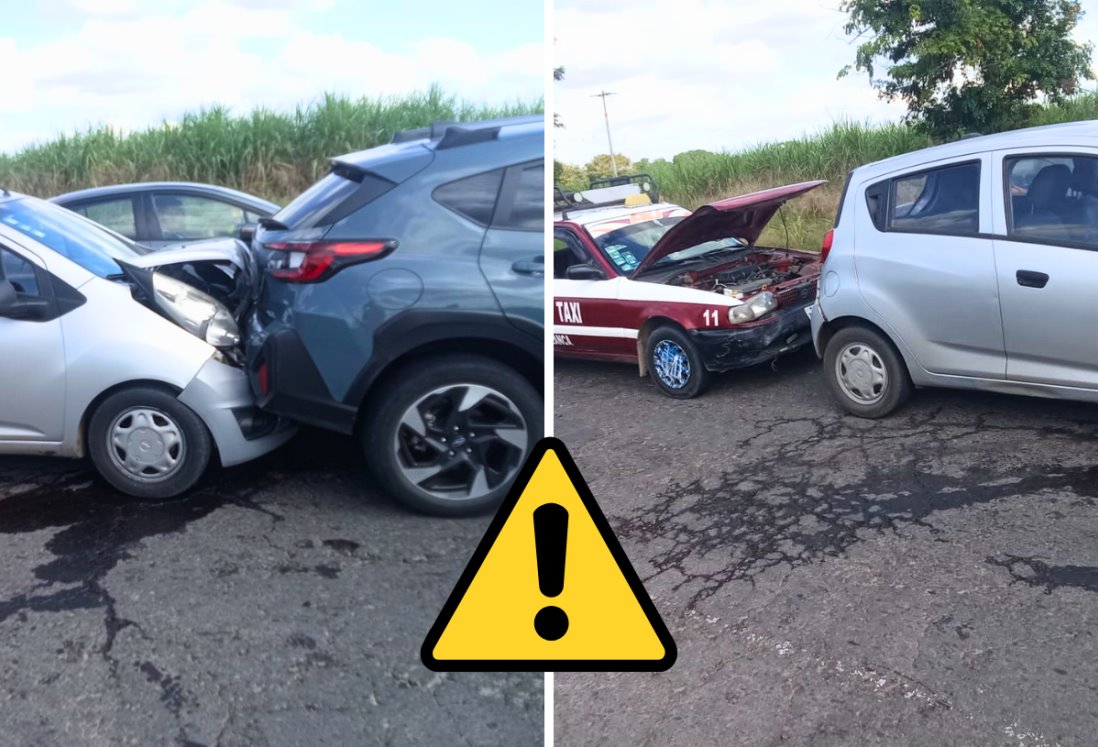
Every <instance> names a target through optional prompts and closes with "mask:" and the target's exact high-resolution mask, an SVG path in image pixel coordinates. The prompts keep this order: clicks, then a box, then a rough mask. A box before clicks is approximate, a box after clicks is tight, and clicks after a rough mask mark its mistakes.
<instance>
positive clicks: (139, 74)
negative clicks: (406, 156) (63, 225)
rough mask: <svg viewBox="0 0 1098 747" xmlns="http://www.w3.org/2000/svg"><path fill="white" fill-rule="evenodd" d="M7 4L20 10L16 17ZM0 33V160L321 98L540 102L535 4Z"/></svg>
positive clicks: (91, 1)
mask: <svg viewBox="0 0 1098 747" xmlns="http://www.w3.org/2000/svg"><path fill="white" fill-rule="evenodd" d="M13 5H14V4H13ZM20 6H21V7H20V9H19V10H12V9H8V10H7V11H6V12H5V13H4V22H3V24H2V25H0V65H3V67H4V72H3V79H4V88H3V95H2V96H0V121H3V124H4V126H3V127H2V128H0V151H2V152H11V151H13V150H16V149H18V148H20V147H22V146H24V145H26V144H28V143H32V142H35V141H39V140H44V139H49V138H51V137H52V136H53V135H55V134H56V133H57V132H58V131H65V132H71V131H73V130H74V129H85V128H86V127H88V126H89V125H94V124H99V123H103V124H111V125H115V126H118V127H120V128H123V129H127V130H130V129H139V128H144V127H146V126H148V125H150V124H156V123H159V122H160V121H161V120H163V119H169V120H172V119H177V118H178V117H179V116H180V115H181V114H182V113H184V112H186V111H190V110H194V109H196V108H199V107H201V106H204V105H209V104H213V103H221V104H227V105H229V106H232V107H233V108H234V109H235V110H239V111H245V112H246V111H248V110H250V109H251V108H252V107H254V106H257V105H263V106H269V107H274V108H291V107H293V106H294V105H295V104H298V103H305V102H309V101H311V100H314V99H316V98H317V97H319V96H320V95H321V94H323V93H324V92H325V91H332V92H337V93H346V94H350V95H353V96H360V95H370V96H375V95H384V94H394V93H402V92H406V91H409V90H411V89H423V88H426V87H427V86H429V85H430V84H431V83H434V82H437V83H439V84H441V85H442V86H443V87H445V88H446V90H447V91H449V92H452V93H453V94H455V95H457V96H458V97H459V98H464V99H467V100H470V101H476V102H487V103H500V102H505V101H511V100H514V99H516V98H522V99H526V100H531V99H537V98H539V97H540V96H541V95H542V93H543V91H544V82H543V81H544V68H545V66H544V44H543V38H544V22H543V19H544V9H543V7H542V4H541V2H540V0H536V1H535V2H527V1H526V0H518V1H516V0H466V2H462V3H453V2H449V1H448V0H417V2H416V3H414V8H415V11H414V13H413V12H411V11H409V10H405V8H407V7H411V6H402V5H401V4H400V3H393V2H391V1H390V2H381V0H311V1H310V0H38V1H37V2H34V3H21V4H20Z"/></svg>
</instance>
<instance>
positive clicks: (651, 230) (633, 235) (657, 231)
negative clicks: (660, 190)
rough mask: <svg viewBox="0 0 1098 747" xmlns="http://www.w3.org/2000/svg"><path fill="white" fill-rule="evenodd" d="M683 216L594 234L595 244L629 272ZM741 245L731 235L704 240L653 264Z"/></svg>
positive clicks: (689, 257)
mask: <svg viewBox="0 0 1098 747" xmlns="http://www.w3.org/2000/svg"><path fill="white" fill-rule="evenodd" d="M685 217H686V216H685V215H675V216H670V217H666V218H657V219H655V220H646V221H644V222H642V223H633V224H632V225H628V226H625V227H624V228H619V229H617V230H616V231H611V232H609V233H605V234H603V235H602V236H598V237H596V238H595V243H596V244H598V246H599V248H600V249H602V250H603V251H604V252H606V256H608V257H609V258H610V261H611V262H613V263H614V264H615V265H616V266H617V268H618V269H619V270H620V271H622V272H624V273H629V272H632V271H633V270H635V269H637V266H638V265H639V264H640V263H641V261H642V260H643V259H644V258H645V257H646V256H648V252H650V251H652V247H653V246H655V245H656V242H657V241H659V240H660V239H662V238H663V235H664V234H665V233H667V232H668V231H669V230H671V227H672V226H673V225H675V224H676V223H678V222H679V221H681V220H683V218H685ZM745 246H747V244H745V243H744V242H742V241H740V240H739V239H734V238H727V239H718V240H717V241H706V242H704V243H702V244H698V245H696V246H691V247H688V248H686V249H682V250H680V251H677V252H672V253H671V254H668V255H667V256H666V257H662V258H661V259H659V260H657V261H656V262H655V264H654V265H653V267H665V266H667V265H671V264H675V263H676V262H688V261H690V260H692V259H697V258H698V257H701V256H702V255H703V254H708V253H709V252H712V251H721V250H732V249H740V248H743V247H745Z"/></svg>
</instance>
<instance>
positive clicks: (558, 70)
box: [553, 65, 564, 127]
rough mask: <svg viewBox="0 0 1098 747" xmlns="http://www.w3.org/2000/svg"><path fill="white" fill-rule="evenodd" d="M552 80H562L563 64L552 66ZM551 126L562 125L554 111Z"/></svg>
mask: <svg viewBox="0 0 1098 747" xmlns="http://www.w3.org/2000/svg"><path fill="white" fill-rule="evenodd" d="M553 80H554V81H557V82H559V81H562V80H564V66H563V65H561V66H560V67H555V68H553ZM553 126H554V127H564V122H561V121H560V115H559V114H557V113H556V112H553Z"/></svg>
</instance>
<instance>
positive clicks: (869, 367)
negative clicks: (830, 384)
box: [835, 342, 888, 405]
mask: <svg viewBox="0 0 1098 747" xmlns="http://www.w3.org/2000/svg"><path fill="white" fill-rule="evenodd" d="M835 378H836V379H837V380H838V382H839V386H840V387H841V388H842V390H843V393H844V394H845V395H846V396H847V397H849V398H850V399H852V400H854V401H855V402H857V403H859V404H862V405H873V404H876V403H877V402H880V401H881V399H882V398H883V397H884V396H885V392H886V391H887V390H888V370H887V369H886V368H885V365H884V361H883V360H881V357H880V356H879V355H878V354H877V351H876V350H874V349H873V348H871V347H869V346H868V345H866V344H865V343H861V342H852V343H850V344H849V345H847V346H846V347H844V348H843V349H842V351H840V352H839V356H838V357H837V358H836V359H835Z"/></svg>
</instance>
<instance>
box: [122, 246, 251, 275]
mask: <svg viewBox="0 0 1098 747" xmlns="http://www.w3.org/2000/svg"><path fill="white" fill-rule="evenodd" d="M188 262H230V263H232V264H234V265H236V266H237V267H239V268H240V269H242V270H248V269H249V268H250V266H251V256H250V252H249V250H248V248H247V247H246V246H245V245H244V243H243V242H242V241H240V240H239V239H210V240H208V241H195V242H192V243H182V244H172V245H171V246H168V247H166V248H164V249H161V250H160V251H158V252H149V253H148V254H143V255H141V256H140V257H133V258H130V259H127V260H126V264H129V265H132V266H134V267H141V268H145V269H154V268H157V267H167V266H168V265H179V264H186V263H188Z"/></svg>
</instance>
